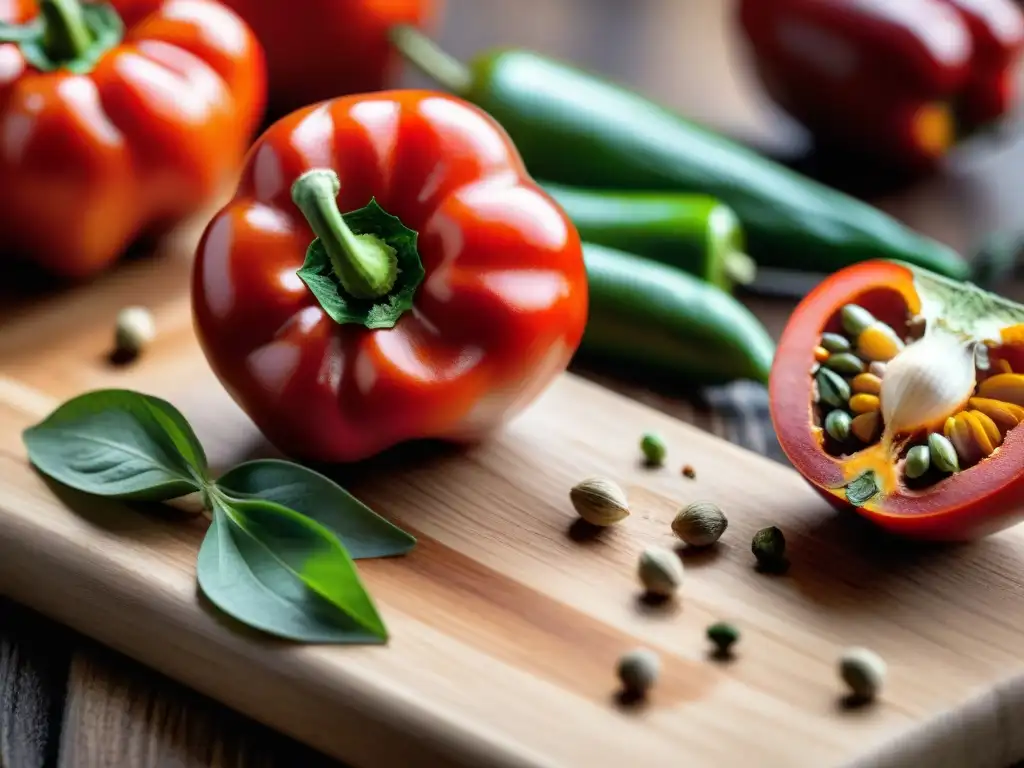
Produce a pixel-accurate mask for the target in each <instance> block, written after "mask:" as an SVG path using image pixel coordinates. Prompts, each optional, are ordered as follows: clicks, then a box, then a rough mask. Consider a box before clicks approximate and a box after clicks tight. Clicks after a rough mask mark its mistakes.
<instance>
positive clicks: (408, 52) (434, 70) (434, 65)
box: [388, 24, 473, 95]
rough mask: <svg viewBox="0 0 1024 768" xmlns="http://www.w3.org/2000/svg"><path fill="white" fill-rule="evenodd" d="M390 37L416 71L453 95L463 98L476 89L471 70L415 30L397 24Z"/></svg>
mask: <svg viewBox="0 0 1024 768" xmlns="http://www.w3.org/2000/svg"><path fill="white" fill-rule="evenodd" d="M388 38H389V39H390V40H391V44H392V45H393V46H395V48H397V49H398V51H399V53H401V54H402V55H403V56H404V57H405V58H406V59H408V60H409V61H410V62H411V63H412V64H413V65H414V66H415V67H416V68H417V69H419V70H421V71H422V72H423V73H424V74H426V75H428V76H429V77H432V78H433V79H434V80H436V81H437V82H439V83H440V84H441V85H442V86H444V87H445V88H446V89H447V90H449V91H451V92H452V93H454V94H456V95H463V94H466V93H468V92H469V90H470V88H471V87H472V86H473V75H472V73H471V72H470V71H469V68H468V67H467V66H466V65H465V64H463V63H462V62H461V61H459V60H458V59H456V58H455V57H454V56H452V55H451V54H450V53H448V52H447V51H445V50H444V49H443V48H441V46H439V45H438V44H437V43H435V42H434V41H433V40H431V39H430V38H429V37H427V36H426V35H424V34H423V33H422V32H420V30H418V29H416V27H413V26H410V25H408V24H396V25H395V26H393V27H391V28H390V29H389V30H388Z"/></svg>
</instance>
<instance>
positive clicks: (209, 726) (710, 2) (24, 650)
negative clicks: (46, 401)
mask: <svg viewBox="0 0 1024 768" xmlns="http://www.w3.org/2000/svg"><path fill="white" fill-rule="evenodd" d="M732 8H733V4H732V2H731V0H685V2H681V1H680V0H631V2H622V1H621V0H447V11H446V13H445V15H444V18H443V19H442V21H441V27H440V30H439V38H440V40H441V41H442V43H443V44H444V45H445V46H446V47H447V48H448V49H449V50H450V51H451V52H452V53H454V54H456V55H458V56H462V57H468V56H469V55H471V54H472V53H473V52H474V51H475V50H476V49H478V48H480V47H482V46H490V45H516V46H525V47H532V48H535V49H537V50H540V51H543V52H546V53H550V54H554V55H557V56H559V57H562V58H564V59H567V60H571V61H573V62H575V63H577V64H579V65H581V66H584V67H589V68H591V69H593V70H595V71H598V72H603V73H606V74H607V75H610V76H612V77H614V78H616V79H618V80H619V81H621V82H624V83H626V84H629V85H632V86H633V87H636V88H638V89H640V90H642V91H643V92H645V93H647V94H648V95H650V96H652V97H654V98H656V99H658V100H661V101H663V102H665V103H667V104H670V105H672V106H674V107H676V108H678V109H679V110H680V111H681V112H682V113H684V114H686V115H688V116H690V117H691V118H693V119H695V120H697V121H700V122H703V123H705V124H708V125H710V126H713V127H715V128H717V129H719V130H721V131H723V132H725V133H728V134H731V135H733V136H735V137H737V138H739V139H742V140H744V141H748V142H750V143H752V144H754V145H756V146H758V147H759V148H761V149H763V150H764V151H766V152H770V153H772V154H775V155H777V156H780V157H786V158H794V161H795V162H797V163H798V164H799V167H801V168H802V169H806V170H807V171H808V172H809V173H813V174H814V175H818V176H822V177H824V178H827V179H829V180H830V181H833V182H834V183H836V184H837V185H840V186H844V187H846V188H848V189H851V190H853V191H855V192H857V193H858V194H862V195H864V196H865V197H867V198H869V199H870V200H871V201H872V202H874V203H876V204H878V205H879V206H881V207H883V208H885V209H886V210H888V211H890V212H891V213H893V214H895V215H896V216H899V217H900V218H902V219H904V220H906V221H907V222H909V223H911V224H912V225H914V226H915V227H917V228H918V229H920V230H922V231H924V232H926V233H927V234H929V235H931V236H933V237H936V238H938V239H940V240H943V241H945V242H948V243H950V244H951V245H953V246H954V247H956V248H958V249H960V250H961V251H964V252H967V251H969V250H970V249H971V248H973V246H974V245H975V244H976V243H977V242H978V240H979V238H980V237H982V236H983V235H984V234H985V233H987V232H990V231H992V230H995V229H1010V230H1012V229H1014V228H1024V211H1019V210H1018V208H1019V206H1018V199H1017V197H1016V194H1018V193H1019V192H1020V184H1021V182H1020V179H1022V178H1024V144H1022V142H1024V138H1022V136H1024V132H1022V131H1021V130H1016V129H1017V128H1020V127H1021V121H1020V120H1016V121H1014V122H1013V128H1014V129H1015V130H1012V131H1010V132H1009V134H1008V135H1006V136H1004V137H1002V138H1001V139H1000V140H999V142H998V143H992V142H989V143H979V144H978V145H976V146H971V147H966V148H963V149H962V150H961V151H960V152H958V154H957V156H956V158H954V159H953V161H952V162H950V163H949V166H948V168H947V169H945V170H944V172H943V173H941V174H939V175H937V176H935V177H933V178H931V179H928V180H926V181H922V182H917V183H915V184H913V185H912V186H911V187H906V186H904V187H903V188H899V189H884V188H883V185H882V183H881V182H882V180H880V179H879V178H877V177H871V176H868V177H866V178H863V177H862V178H859V179H858V178H854V177H853V176H851V175H847V174H842V175H838V176H837V175H835V172H834V171H830V170H826V169H825V168H824V167H823V166H822V165H821V163H819V162H818V161H817V160H816V159H815V158H814V157H813V155H811V156H807V155H805V154H804V149H805V147H806V140H805V137H804V136H803V135H802V132H801V131H799V130H798V129H797V128H796V127H795V126H793V125H792V124H791V123H790V122H789V121H788V120H786V118H785V117H784V116H782V115H781V114H780V113H778V111H777V110H775V109H774V108H773V106H772V105H771V104H770V103H769V102H768V101H767V99H766V98H765V97H764V95H763V94H762V93H761V92H760V90H759V88H758V86H757V83H756V82H755V81H753V80H752V79H751V77H750V75H749V70H748V69H747V68H746V67H745V66H744V64H743V52H742V49H741V46H740V45H739V42H738V40H737V39H736V36H735V34H734V32H733V31H732V29H731V24H730V21H731V12H732ZM406 83H407V84H410V85H413V84H415V85H426V84H427V83H426V81H424V80H422V79H420V78H418V77H416V76H414V75H411V74H410V75H408V76H407V77H406ZM1005 288H1006V290H1007V292H1008V293H1010V294H1014V295H1018V296H1020V295H1022V294H1024V284H1022V283H1020V282H1019V281H1018V282H1015V283H1012V284H1007V285H1006V286H1005ZM748 301H749V303H750V305H751V306H752V307H753V308H754V309H755V311H756V312H757V313H758V314H759V316H760V317H761V318H762V319H763V320H764V321H765V323H766V324H767V326H768V327H769V329H770V330H771V332H772V333H773V334H776V335H777V334H778V332H779V330H780V329H781V326H782V323H783V322H784V321H785V318H786V316H787V315H788V313H789V311H790V309H791V307H792V302H791V301H788V300H779V299H769V298H765V297H749V298H748ZM581 373H584V374H585V375H587V376H589V377H591V378H594V379H597V380H599V381H600V382H602V383H604V384H606V385H608V386H610V387H612V388H614V389H618V390H619V391H622V392H625V393H626V394H628V395H630V396H632V397H636V398H638V399H642V400H644V401H645V402H648V403H650V404H653V405H655V406H657V407H659V408H661V409H663V410H665V411H667V412H669V413H672V414H674V415H676V416H678V417H679V418H682V419H684V420H686V421H690V422H693V423H696V424H698V425H700V426H702V427H704V428H706V429H708V430H709V431H712V432H714V433H716V434H719V435H721V436H723V437H724V438H726V439H728V440H731V441H733V442H737V443H740V444H742V445H745V446H747V447H749V448H751V449H753V450H755V451H758V452H760V453H766V454H769V455H773V456H775V457H777V458H780V460H781V457H780V456H779V453H778V447H777V444H776V443H775V441H774V437H773V436H772V434H771V428H770V423H769V421H768V416H767V407H766V399H765V393H764V391H763V390H762V389H761V388H758V387H753V386H746V385H739V386H733V387H728V388H724V389H721V390H716V391H712V392H706V393H700V395H699V396H698V395H693V396H687V397H680V396H679V395H678V394H676V393H669V392H665V391H658V390H654V389H651V388H650V387H648V386H647V385H645V384H640V383H636V382H630V381H626V380H624V379H622V378H621V377H617V376H613V375H611V374H609V373H607V372H598V371H593V370H588V371H581ZM330 764H332V763H330V761H328V760H326V759H325V758H322V757H321V756H319V755H316V754H313V753H311V752H310V751H309V750H308V749H306V748H305V747H303V746H301V745H299V744H297V743H295V742H293V741H291V740H289V739H286V738H284V737H281V736H280V735H278V734H276V733H274V732H272V731H270V730H269V729H267V728H265V727H263V726H260V725H258V724H256V723H254V722H252V721H249V720H247V719H245V718H243V717H241V716H239V715H237V714H235V713H233V712H231V711H229V710H227V709H225V708H224V707H222V706H220V705H219V704H216V703H214V702H212V701H210V700H208V699H206V698H203V697H201V696H198V695H196V694H195V693H193V692H191V691H189V690H186V689H184V688H182V687H181V686H179V685H178V684H176V683H174V682H172V681H169V680H167V679H165V678H163V677H160V676H158V675H156V674H155V673H153V672H151V671H150V670H147V669H145V668H143V667H141V666H139V665H138V664H135V663H134V662H131V661H129V660H127V659H125V658H123V657H121V656H119V655H116V654H114V653H112V652H110V651H108V650H106V649H104V648H102V647H99V646H97V645H96V644H95V643H93V642H91V641H89V640H88V639H86V638H83V637H81V636H78V635H76V634H74V633H72V632H70V631H68V630H66V629H64V628H62V627H60V626H58V625H55V624H54V623H52V622H50V621H48V620H46V619H44V618H42V617H40V616H38V615H36V614H34V613H32V612H30V611H28V610H27V609H25V608H22V607H20V606H17V605H14V604H12V603H10V602H5V601H3V600H0V765H2V766H11V767H12V768H34V767H35V766H50V765H59V766H171V765H173V766H190V767H191V766H227V765H239V766H242V765H244V766H264V765H265V766H276V765H281V766H286V765H287V766H291V765H302V766H308V767H310V768H313V767H314V766H317V765H330Z"/></svg>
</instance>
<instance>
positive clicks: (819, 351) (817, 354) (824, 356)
mask: <svg viewBox="0 0 1024 768" xmlns="http://www.w3.org/2000/svg"><path fill="white" fill-rule="evenodd" d="M814 359H815V360H816V361H817V362H819V363H824V362H825V361H826V360H828V350H827V349H825V348H824V347H815V348H814Z"/></svg>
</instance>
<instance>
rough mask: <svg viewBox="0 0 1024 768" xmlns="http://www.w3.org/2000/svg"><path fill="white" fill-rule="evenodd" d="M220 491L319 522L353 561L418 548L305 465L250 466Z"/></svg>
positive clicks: (229, 477)
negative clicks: (259, 501)
mask: <svg viewBox="0 0 1024 768" xmlns="http://www.w3.org/2000/svg"><path fill="white" fill-rule="evenodd" d="M217 487H219V488H220V489H221V490H223V491H225V492H227V494H228V495H229V496H231V497H233V498H246V497H258V498H261V499H266V500H267V501H274V502H277V503H278V504H280V505H282V506H285V507H289V508H291V509H294V510H295V511H296V512H301V513H302V514H304V515H306V516H307V517H311V518H313V519H314V520H316V521H317V522H318V523H320V524H321V525H323V526H324V527H326V528H329V529H330V530H331V532H332V533H334V535H335V536H337V537H338V538H339V539H341V543H342V544H343V545H344V546H345V549H347V550H348V553H349V555H350V556H351V557H352V559H353V560H359V559H361V558H368V557H391V556H394V555H404V554H405V553H406V552H408V551H409V550H410V549H412V548H413V547H414V546H415V545H416V539H415V538H413V537H412V536H410V535H409V534H408V533H406V532H405V531H403V530H402V529H401V528H399V527H397V526H395V525H392V524H391V523H389V522H388V521H387V520H385V519H384V518H383V517H381V516H380V515H378V514H377V513H376V512H374V511H373V510H372V509H370V508H369V507H367V506H366V505H365V504H363V503H362V502H361V501H359V499H357V498H355V497H354V496H352V495H351V494H350V493H349V492H348V491H346V490H345V489H344V488H342V487H341V486H340V485H338V484H337V483H335V482H334V481H333V480H331V479H330V478H327V477H324V476H323V475H321V474H320V473H319V472H315V471H313V470H312V469H308V468H306V467H304V466H302V465H300V464H292V463H290V462H287V461H280V460H278V459H261V460H257V461H249V462H246V463H245V464H239V465H238V466H236V467H233V468H232V469H230V470H228V471H227V472H226V473H225V474H224V475H222V476H221V478H220V479H219V480H217Z"/></svg>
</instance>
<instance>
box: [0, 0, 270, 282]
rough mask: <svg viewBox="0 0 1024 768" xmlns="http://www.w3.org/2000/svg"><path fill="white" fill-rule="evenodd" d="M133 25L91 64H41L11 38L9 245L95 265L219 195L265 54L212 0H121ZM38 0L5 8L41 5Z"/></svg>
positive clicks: (5, 117) (256, 105) (0, 122)
mask: <svg viewBox="0 0 1024 768" xmlns="http://www.w3.org/2000/svg"><path fill="white" fill-rule="evenodd" d="M111 5H112V7H113V9H114V10H115V11H117V13H118V15H119V16H120V18H121V21H122V22H123V30H124V31H123V37H122V38H121V39H120V40H119V41H118V42H115V43H114V44H113V45H112V46H111V47H109V48H107V49H106V50H105V51H104V52H102V53H101V54H100V55H99V58H98V59H97V60H96V61H95V63H94V64H92V65H90V66H88V67H87V68H86V71H81V72H74V71H69V70H68V69H66V68H63V67H62V68H59V69H54V70H52V71H41V70H39V69H38V68H37V67H36V66H34V65H33V64H32V63H31V62H30V61H29V60H27V59H26V56H25V54H24V51H23V49H22V48H21V47H20V46H19V45H17V44H14V43H6V44H0V241H2V243H3V245H2V246H0V248H2V249H3V253H4V255H5V257H6V258H14V259H25V260H27V261H31V262H34V263H36V264H38V265H40V266H41V267H43V269H44V270H46V271H47V272H49V273H51V274H53V275H55V276H57V277H59V278H66V279H84V278H88V277H91V276H94V275H96V274H98V273H100V272H102V271H104V270H105V269H107V268H108V267H110V266H111V265H112V264H113V263H114V262H115V261H117V260H118V259H119V258H120V257H121V256H122V255H123V254H124V253H125V252H126V250H128V249H129V247H130V246H131V245H132V244H133V243H134V242H135V241H136V240H137V239H138V238H140V237H142V236H146V235H155V234H159V233H161V232H163V231H165V230H166V229H167V228H168V227H172V226H174V225H175V224H177V223H179V222H180V221H181V220H182V219H183V218H185V217H187V216H190V215H192V214H194V213H196V212H198V211H199V210H200V209H201V208H202V207H203V206H205V205H209V204H210V203H211V202H212V201H213V199H214V197H215V195H216V194H218V193H219V192H221V191H222V190H223V188H224V185H225V184H226V183H228V182H230V181H231V177H232V174H234V173H237V169H238V165H239V163H240V161H241V159H242V157H244V153H245V150H246V148H247V146H248V143H249V140H250V138H251V136H252V134H253V132H254V131H255V130H256V126H257V121H258V119H259V115H260V114H261V111H262V108H263V103H264V99H265V88H266V86H265V82H264V69H263V67H264V64H263V54H262V50H261V49H260V47H259V44H258V43H257V41H256V39H255V37H254V36H253V35H252V33H251V32H250V30H249V29H248V27H247V26H246V25H245V23H244V22H243V21H242V20H241V19H240V18H239V17H238V16H237V15H236V14H235V13H233V12H232V11H230V10H228V9H227V8H225V7H223V6H221V5H220V4H218V3H216V2H212V0H114V2H113V3H112V4H111ZM38 13H39V6H38V5H37V3H36V2H35V0H9V2H6V3H0V20H2V21H5V22H7V23H14V24H23V23H25V22H28V21H30V20H32V19H34V18H36V17H37V15H38Z"/></svg>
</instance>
